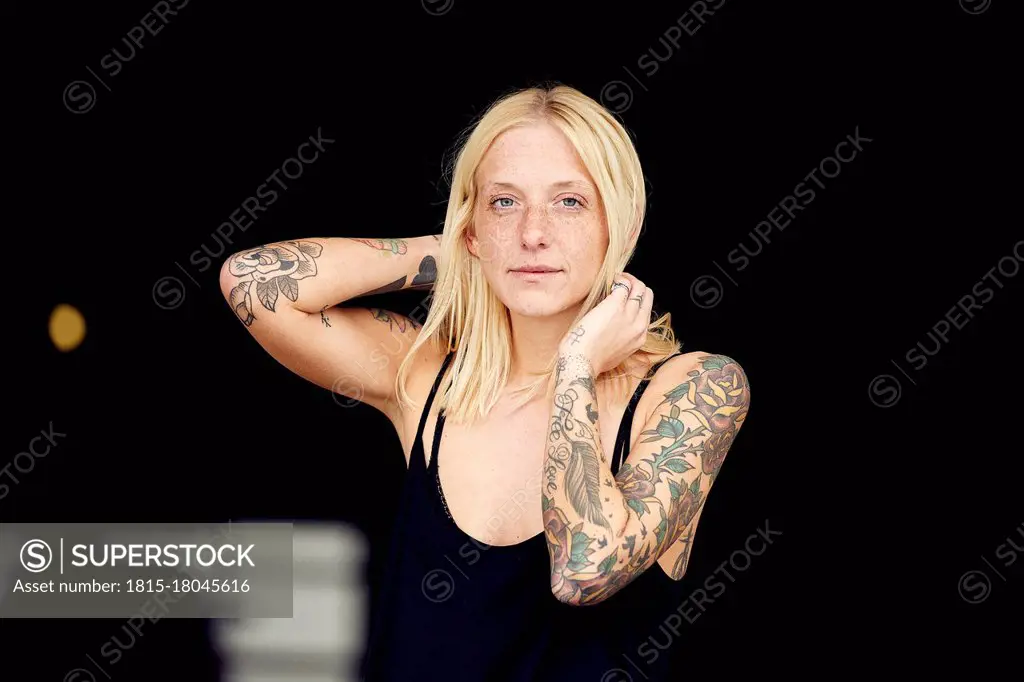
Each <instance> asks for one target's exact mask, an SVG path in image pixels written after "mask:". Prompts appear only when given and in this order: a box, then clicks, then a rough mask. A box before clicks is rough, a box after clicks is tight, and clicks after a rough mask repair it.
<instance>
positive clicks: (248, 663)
mask: <svg viewBox="0 0 1024 682" xmlns="http://www.w3.org/2000/svg"><path fill="white" fill-rule="evenodd" d="M293 552H294V558H293V575H294V579H295V590H294V611H293V617H292V618H291V619H287V618H249V619H238V620H234V621H230V620H225V621H218V622H217V624H216V627H215V628H214V638H215V640H214V644H215V646H216V647H217V649H218V651H219V652H220V655H221V658H222V659H223V660H224V662H225V666H224V676H223V680H224V682H349V681H350V680H357V679H358V664H359V657H360V656H362V653H363V650H364V648H365V645H366V641H365V638H366V633H365V632H364V629H365V627H364V625H365V617H366V608H367V605H368V603H369V600H368V596H367V594H366V585H365V584H364V583H363V578H362V569H363V563H364V561H365V555H366V541H365V537H364V536H363V534H362V532H361V531H360V530H359V529H358V528H355V527H351V526H346V525H341V524H327V523H323V524H320V523H296V524H295V540H294V542H293Z"/></svg>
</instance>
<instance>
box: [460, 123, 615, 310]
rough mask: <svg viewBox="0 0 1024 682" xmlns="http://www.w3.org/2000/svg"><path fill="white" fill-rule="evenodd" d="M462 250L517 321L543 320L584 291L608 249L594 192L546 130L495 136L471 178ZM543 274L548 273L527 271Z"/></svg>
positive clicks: (564, 143) (559, 139)
mask: <svg viewBox="0 0 1024 682" xmlns="http://www.w3.org/2000/svg"><path fill="white" fill-rule="evenodd" d="M476 183H477V187H478V188H479V190H478V192H477V199H476V202H477V203H476V206H475V207H474V220H473V226H472V229H471V230H470V231H469V233H468V236H467V245H468V248H469V250H470V253H472V254H473V255H474V256H476V257H477V258H478V259H479V260H480V266H481V268H482V270H483V273H484V276H485V277H486V278H487V281H488V282H489V283H490V285H491V287H492V288H493V289H494V291H495V293H496V294H497V296H498V298H499V299H501V301H502V302H503V303H504V304H505V305H506V306H508V308H509V309H510V310H511V311H512V312H514V313H518V314H520V315H525V316H547V315H554V314H557V313H560V312H563V311H565V310H566V309H568V308H571V307H572V306H574V305H576V304H579V303H580V302H582V300H583V299H584V298H585V297H586V295H587V294H588V293H589V292H590V288H591V286H592V285H593V283H594V280H595V278H596V277H597V274H598V271H599V270H600V268H601V263H602V261H603V260H604V255H605V251H606V250H607V248H608V232H607V227H606V223H605V219H604V212H603V210H602V208H601V206H600V202H599V197H598V193H597V187H596V186H595V185H594V183H593V181H592V180H591V179H590V176H589V174H588V173H587V171H586V169H585V168H584V166H583V163H582V162H581V161H580V159H579V158H578V157H577V155H576V152H575V150H574V149H573V148H572V145H571V144H569V141H568V140H567V139H566V138H565V137H564V136H563V135H562V134H561V133H560V132H559V131H558V129H557V128H555V127H553V126H552V125H551V124H549V123H536V124H532V125H529V126H524V127H518V128H513V129H512V130H509V131H506V132H505V133H503V134H502V135H500V136H499V137H498V138H497V139H496V140H495V141H494V142H493V144H492V145H491V148H490V149H489V150H488V151H487V154H486V155H485V156H484V158H483V160H482V162H481V163H480V166H479V167H478V168H477V172H476ZM537 269H548V270H549V272H546V273H541V272H536V271H534V272H531V270H537Z"/></svg>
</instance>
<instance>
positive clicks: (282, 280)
mask: <svg viewBox="0 0 1024 682" xmlns="http://www.w3.org/2000/svg"><path fill="white" fill-rule="evenodd" d="M322 252H323V247H322V246H321V245H320V244H317V243H316V242H310V241H286V242H277V243H274V244H263V245H261V246H257V247H256V248H254V249H248V250H246V251H240V252H239V253H236V254H235V255H234V256H232V257H231V262H230V263H229V265H228V271H229V272H230V273H231V274H232V275H234V276H235V277H238V278H239V282H238V284H236V285H235V286H234V287H232V288H231V292H230V294H229V295H228V302H229V303H230V304H231V309H232V310H234V311H235V314H236V315H237V316H238V319H240V320H241V321H242V324H244V325H245V326H246V327H248V326H250V325H251V324H252V323H253V320H255V319H256V313H255V311H256V302H259V303H260V305H262V306H263V308H264V309H265V310H269V311H270V312H274V310H275V306H276V305H277V297H278V294H279V293H280V294H284V295H285V297H287V298H288V299H289V300H290V301H292V302H293V303H294V302H295V301H296V300H297V299H298V298H299V280H301V279H305V278H307V277H315V276H316V273H317V267H316V259H317V258H319V257H320V254H321V253H322Z"/></svg>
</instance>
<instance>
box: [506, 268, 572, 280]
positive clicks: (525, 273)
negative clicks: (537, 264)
mask: <svg viewBox="0 0 1024 682" xmlns="http://www.w3.org/2000/svg"><path fill="white" fill-rule="evenodd" d="M510 274H511V275H512V276H513V277H516V278H518V279H523V280H526V281H539V280H541V279H545V278H550V277H553V276H554V275H560V274H562V271H561V270H544V271H541V270H512V271H511V273H510Z"/></svg>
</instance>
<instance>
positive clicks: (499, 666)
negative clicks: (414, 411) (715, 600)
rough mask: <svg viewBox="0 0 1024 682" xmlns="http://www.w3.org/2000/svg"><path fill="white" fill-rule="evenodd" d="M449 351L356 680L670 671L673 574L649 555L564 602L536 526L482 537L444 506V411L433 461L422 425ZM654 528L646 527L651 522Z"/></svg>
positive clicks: (560, 677) (619, 447) (490, 680)
mask: <svg viewBox="0 0 1024 682" xmlns="http://www.w3.org/2000/svg"><path fill="white" fill-rule="evenodd" d="M452 355H453V354H452V353H449V354H448V355H447V356H446V357H445V359H444V362H443V363H442V365H441V370H440V371H439V372H438V374H437V378H436V379H435V380H434V385H433V388H432V389H431V391H430V396H429V397H428V398H427V402H426V404H425V405H424V408H423V413H422V415H421V416H420V422H419V428H418V430H417V433H416V440H415V442H414V444H413V448H412V452H411V456H410V462H409V470H408V474H407V476H406V478H405V481H404V483H403V486H402V494H401V497H400V499H399V501H398V504H399V509H398V515H397V517H396V520H395V529H394V533H393V536H392V540H391V546H390V552H389V555H388V557H387V559H386V568H385V573H384V579H383V582H382V583H381V587H380V593H379V599H378V600H377V601H378V603H377V605H376V608H375V613H374V614H373V615H372V618H371V626H370V637H369V646H368V648H367V652H366V656H365V657H364V659H363V662H362V669H361V672H362V675H363V679H364V680H369V681H371V682H377V681H378V680H389V681H390V680H397V681H400V682H410V681H412V680H415V681H416V682H428V681H431V680H443V681H444V682H449V681H450V680H460V682H461V681H462V680H469V681H474V682H475V681H476V680H480V681H481V682H503V681H509V682H511V681H513V680H514V681H517V682H518V681H520V680H522V681H526V680H530V681H531V682H535V681H543V680H557V681H558V682H567V681H571V682H576V680H584V681H587V682H589V681H593V682H628V681H630V680H636V681H637V682H639V681H640V680H645V681H648V682H652V681H654V680H666V679H668V664H669V660H670V657H671V656H672V655H674V654H675V653H677V652H678V650H679V649H680V648H682V647H681V645H680V643H679V639H680V636H681V635H682V634H683V633H684V632H685V630H684V628H685V627H686V625H685V624H682V625H680V624H681V622H682V618H681V617H680V616H679V614H678V613H677V612H676V609H677V608H678V607H679V606H680V605H681V604H682V603H683V601H684V598H685V596H686V595H684V594H683V593H682V591H681V586H682V583H681V582H677V581H674V580H672V579H671V578H669V577H668V576H667V575H665V572H664V570H663V569H662V568H661V567H660V566H659V565H658V564H653V565H651V566H650V567H649V568H648V569H647V570H645V571H644V572H643V573H642V574H640V576H638V577H637V578H636V579H634V580H633V582H632V583H630V584H629V585H627V586H626V587H624V588H623V589H622V590H621V591H620V592H618V593H616V594H614V595H612V596H611V597H609V598H608V599H606V600H605V601H603V602H600V603H597V604H591V605H588V606H569V605H566V604H563V603H561V602H560V601H558V600H557V599H556V598H555V597H554V595H552V593H551V581H550V572H551V569H550V564H549V559H548V549H547V543H546V540H545V537H544V532H543V531H541V532H540V533H538V534H537V535H534V536H533V537H531V538H529V539H527V540H525V541H523V542H520V543H517V544H515V545H507V546H498V545H495V546H490V545H486V544H483V543H481V542H479V541H478V540H476V539H475V538H473V537H471V536H469V535H467V534H466V533H464V532H462V530H461V529H460V528H459V527H458V526H457V525H456V524H455V522H454V520H453V519H452V518H451V516H450V515H449V514H448V509H447V505H446V504H445V502H444V498H443V496H442V492H441V485H440V481H439V478H438V473H437V460H438V456H437V453H438V446H439V444H440V442H441V432H442V429H443V428H444V414H443V413H441V414H438V417H437V427H436V428H435V430H434V439H433V448H432V449H431V452H432V453H433V455H432V456H431V458H430V464H429V466H428V465H427V464H426V457H425V455H424V451H423V427H424V424H425V423H426V420H427V414H428V413H429V412H430V407H431V404H432V403H433V400H434V396H435V394H436V393H437V390H438V386H439V385H440V382H441V379H442V377H443V376H444V373H445V370H446V369H447V367H448V364H449V362H450V361H451V359H452ZM675 355H680V353H675V354H674V355H672V356H670V357H668V358H665V359H664V360H662V361H660V362H658V363H657V364H655V365H654V366H653V367H652V368H651V371H649V372H648V374H647V377H646V378H644V379H643V380H642V381H641V382H640V384H639V386H637V389H636V391H635V392H634V393H633V396H632V398H631V399H630V402H629V405H628V406H627V408H626V411H625V413H624V414H623V417H622V421H621V423H620V424H619V431H618V436H617V438H616V442H615V449H614V450H613V452H614V453H615V457H614V459H613V461H612V466H611V468H612V473H613V474H614V473H617V472H618V469H619V464H620V463H621V461H624V459H625V457H626V456H627V455H628V452H627V450H628V447H629V433H630V429H631V426H632V418H633V412H634V410H635V408H636V405H637V402H638V401H639V400H640V396H641V395H642V394H643V392H644V389H645V388H646V386H647V384H648V383H649V381H650V379H651V377H653V375H654V372H656V371H657V370H658V368H659V367H660V366H661V365H662V364H664V363H665V362H667V361H668V360H669V359H671V358H672V357H675ZM651 530H652V531H653V528H652V529H651Z"/></svg>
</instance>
